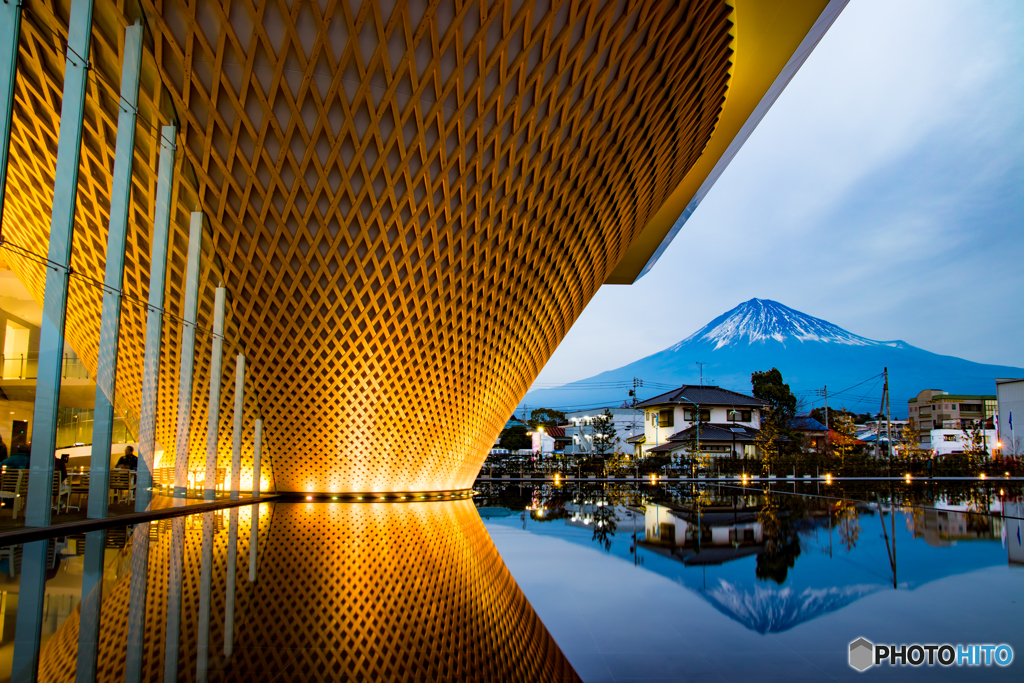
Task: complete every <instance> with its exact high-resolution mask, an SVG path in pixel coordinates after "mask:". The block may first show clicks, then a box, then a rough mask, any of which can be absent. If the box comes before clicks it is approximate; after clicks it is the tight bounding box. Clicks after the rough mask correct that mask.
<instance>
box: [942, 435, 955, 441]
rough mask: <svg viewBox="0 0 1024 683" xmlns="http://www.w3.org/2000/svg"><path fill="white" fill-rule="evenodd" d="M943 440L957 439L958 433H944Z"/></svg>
mask: <svg viewBox="0 0 1024 683" xmlns="http://www.w3.org/2000/svg"><path fill="white" fill-rule="evenodd" d="M942 440H943V441H956V434H943V435H942Z"/></svg>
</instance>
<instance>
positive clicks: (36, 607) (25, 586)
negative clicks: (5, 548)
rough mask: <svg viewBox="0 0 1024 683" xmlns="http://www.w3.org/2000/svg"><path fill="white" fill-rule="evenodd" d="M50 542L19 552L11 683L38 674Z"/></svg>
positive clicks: (25, 682)
mask: <svg viewBox="0 0 1024 683" xmlns="http://www.w3.org/2000/svg"><path fill="white" fill-rule="evenodd" d="M47 500H49V498H47ZM51 543H53V541H52V540H49V541H48V540H46V539H43V540H41V541H30V542H29V543H26V544H25V546H24V548H23V550H22V555H21V580H20V581H19V583H18V617H17V622H16V625H15V627H14V656H13V661H12V663H11V681H12V682H13V683H29V682H30V681H33V682H34V681H35V680H36V676H37V674H38V671H39V645H40V641H41V639H42V634H43V605H44V604H45V597H46V570H47V564H49V563H48V560H49V556H50V552H49V551H50V544H51Z"/></svg>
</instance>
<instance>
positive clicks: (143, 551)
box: [124, 494, 149, 683]
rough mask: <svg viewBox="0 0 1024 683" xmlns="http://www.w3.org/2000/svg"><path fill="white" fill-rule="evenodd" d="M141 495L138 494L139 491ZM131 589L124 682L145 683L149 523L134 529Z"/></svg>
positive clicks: (138, 525)
mask: <svg viewBox="0 0 1024 683" xmlns="http://www.w3.org/2000/svg"><path fill="white" fill-rule="evenodd" d="M136 495H138V494H136ZM129 581H130V584H129V587H128V588H129V589H128V643H127V648H126V652H125V667H124V680H125V683H142V658H143V651H144V638H145V635H146V588H147V584H148V582H149V523H148V522H142V523H140V524H136V525H135V528H134V529H133V530H132V564H131V578H130V579H129Z"/></svg>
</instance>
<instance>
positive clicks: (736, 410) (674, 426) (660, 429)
mask: <svg viewBox="0 0 1024 683" xmlns="http://www.w3.org/2000/svg"><path fill="white" fill-rule="evenodd" d="M766 405H767V404H766V403H765V402H764V401H762V400H761V399H758V398H754V397H753V396H748V395H747V394H741V393H739V392H736V391H730V390H728V389H722V388H719V387H714V386H692V385H683V386H681V387H679V388H678V389H673V390H671V391H667V392H665V393H664V394H661V395H660V396H655V397H654V398H651V399H648V400H646V401H643V402H642V403H639V404H637V408H640V409H642V410H643V411H644V425H643V427H644V443H643V446H642V448H643V450H644V453H646V454H650V453H662V454H669V455H673V456H677V455H678V454H680V453H681V452H683V451H684V450H692V449H693V448H695V447H696V445H697V442H698V436H699V447H700V453H702V454H706V455H717V456H736V457H740V456H747V457H756V454H757V449H756V446H755V445H754V442H755V440H756V438H757V435H758V432H759V430H760V428H761V412H762V411H763V410H764V409H765V407H766ZM698 423H700V429H699V430H698V429H696V425H697V424H698ZM691 428H692V429H691ZM698 432H699V435H698ZM691 444H692V445H691ZM663 446H664V447H663Z"/></svg>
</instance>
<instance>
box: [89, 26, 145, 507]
mask: <svg viewBox="0 0 1024 683" xmlns="http://www.w3.org/2000/svg"><path fill="white" fill-rule="evenodd" d="M141 64H142V25H141V24H140V23H139V22H138V21H136V22H135V25H134V26H129V27H128V28H126V29H125V31H124V60H123V61H122V63H121V100H120V102H119V103H118V104H119V107H120V110H121V111H120V112H119V113H118V115H117V143H116V144H115V146H114V174H113V181H112V183H111V186H110V228H109V230H108V231H107V266H106V273H105V275H104V278H103V312H102V315H101V318H100V346H99V351H98V355H97V364H96V399H95V402H94V404H93V423H92V458H91V459H90V461H89V465H90V470H89V513H88V516H89V518H90V519H103V518H104V517H106V516H107V500H108V498H109V484H110V442H111V439H112V437H113V434H114V403H115V401H114V391H115V389H116V385H117V346H118V341H119V339H120V334H121V287H122V285H123V284H124V245H125V242H126V240H127V238H128V212H129V210H130V208H131V191H132V160H133V158H134V156H135V117H136V115H137V114H138V110H137V107H138V100H139V68H140V65H141Z"/></svg>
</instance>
